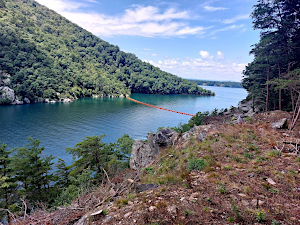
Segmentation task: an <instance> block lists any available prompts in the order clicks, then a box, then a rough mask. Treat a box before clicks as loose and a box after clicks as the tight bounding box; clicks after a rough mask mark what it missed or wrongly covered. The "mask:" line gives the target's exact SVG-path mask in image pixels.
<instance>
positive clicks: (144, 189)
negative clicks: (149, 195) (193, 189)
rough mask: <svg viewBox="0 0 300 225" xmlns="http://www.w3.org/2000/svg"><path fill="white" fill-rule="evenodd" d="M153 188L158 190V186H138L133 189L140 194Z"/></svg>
mask: <svg viewBox="0 0 300 225" xmlns="http://www.w3.org/2000/svg"><path fill="white" fill-rule="evenodd" d="M154 188H158V185H156V184H139V185H137V186H136V187H135V190H136V191H137V192H138V193H140V192H144V191H148V190H151V189H154Z"/></svg>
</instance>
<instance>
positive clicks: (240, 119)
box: [232, 114, 244, 124]
mask: <svg viewBox="0 0 300 225" xmlns="http://www.w3.org/2000/svg"><path fill="white" fill-rule="evenodd" d="M243 122H244V119H243V115H242V114H238V115H237V116H236V117H235V118H234V120H233V121H232V123H234V124H240V123H243Z"/></svg>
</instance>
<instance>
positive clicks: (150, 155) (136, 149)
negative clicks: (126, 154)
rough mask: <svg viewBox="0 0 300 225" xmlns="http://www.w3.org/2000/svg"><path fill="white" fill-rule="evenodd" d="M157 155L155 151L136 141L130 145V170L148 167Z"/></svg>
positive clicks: (142, 142)
mask: <svg viewBox="0 0 300 225" xmlns="http://www.w3.org/2000/svg"><path fill="white" fill-rule="evenodd" d="M157 154H158V152H157V151H156V150H154V151H153V150H152V149H151V148H150V146H149V145H148V144H147V143H145V142H144V141H141V140H136V141H135V142H134V143H133V145H132V150H131V157H130V162H129V165H130V168H131V169H134V170H140V169H142V168H143V167H146V166H147V165H149V164H150V163H151V162H152V160H153V159H154V157H155V156H156V155H157Z"/></svg>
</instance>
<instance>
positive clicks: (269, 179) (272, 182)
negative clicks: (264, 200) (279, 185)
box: [267, 178, 276, 185]
mask: <svg viewBox="0 0 300 225" xmlns="http://www.w3.org/2000/svg"><path fill="white" fill-rule="evenodd" d="M267 182H268V183H269V184H272V185H275V184H276V183H275V182H274V181H273V180H272V179H271V178H268V179H267Z"/></svg>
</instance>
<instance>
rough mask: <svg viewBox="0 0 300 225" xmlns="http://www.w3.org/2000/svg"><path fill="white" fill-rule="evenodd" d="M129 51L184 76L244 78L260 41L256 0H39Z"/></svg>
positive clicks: (217, 78)
mask: <svg viewBox="0 0 300 225" xmlns="http://www.w3.org/2000/svg"><path fill="white" fill-rule="evenodd" d="M37 1H38V2H39V3H40V4H42V5H45V6H47V7H49V8H51V9H53V10H55V11H56V12H58V13H60V14H61V15H63V16H64V17H66V18H67V19H69V20H71V21H72V22H74V23H76V24H78V25H79V26H81V27H83V28H85V29H87V30H88V31H90V32H92V33H93V34H95V35H97V36H98V37H100V38H102V39H103V40H105V41H108V42H109V43H111V44H114V45H118V46H119V47H120V49H121V50H123V51H125V52H130V53H134V54H135V55H136V56H137V57H139V58H140V59H141V60H143V61H146V62H149V63H151V64H153V65H155V66H158V67H160V68H161V69H162V70H164V71H167V72H170V73H173V74H175V75H177V76H180V77H183V78H194V79H208V80H231V81H240V80H241V79H242V71H243V69H244V68H245V65H247V64H248V63H249V62H251V61H252V56H249V51H250V50H251V45H253V44H255V43H257V42H258V40H259V33H258V31H254V30H253V29H252V23H251V18H250V17H249V15H250V14H251V12H252V6H253V5H254V4H256V0H227V1H224V0H222V1H221V0H197V1H196V0H173V1H158V0H143V1H141V0H110V1H108V0H81V1H79V0H37Z"/></svg>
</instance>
